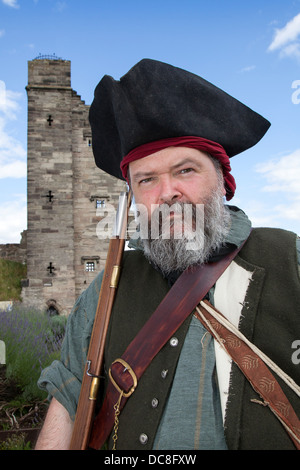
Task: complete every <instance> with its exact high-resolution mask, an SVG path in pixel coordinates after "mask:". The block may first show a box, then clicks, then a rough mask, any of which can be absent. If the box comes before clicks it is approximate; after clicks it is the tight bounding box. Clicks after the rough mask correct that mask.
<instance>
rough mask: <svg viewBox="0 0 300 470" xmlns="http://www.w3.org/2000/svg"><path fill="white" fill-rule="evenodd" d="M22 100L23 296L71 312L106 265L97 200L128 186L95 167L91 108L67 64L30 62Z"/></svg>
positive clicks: (41, 305) (109, 198) (26, 301)
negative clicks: (25, 174)
mask: <svg viewBox="0 0 300 470" xmlns="http://www.w3.org/2000/svg"><path fill="white" fill-rule="evenodd" d="M27 95H28V170H27V171H28V190H27V191H28V195H27V196H28V229H27V231H28V233H27V273H28V274H27V276H28V279H27V283H26V284H24V286H25V285H26V286H27V287H23V290H22V299H23V303H24V304H30V305H34V306H36V307H37V308H42V309H47V308H51V309H55V310H56V311H57V312H58V313H60V314H68V313H69V312H70V310H71V308H72V306H73V304H74V302H75V299H76V298H77V297H78V295H79V294H80V293H81V292H82V291H83V290H84V289H85V288H86V287H87V286H88V285H89V284H90V282H91V281H92V280H93V279H94V277H95V276H96V275H97V274H98V272H99V271H100V270H101V269H103V267H104V264H105V259H106V252H107V247H108V241H101V240H99V239H98V238H97V235H96V227H97V223H98V222H99V220H100V219H101V217H99V216H97V214H96V201H97V200H99V199H100V200H101V201H104V204H105V203H107V202H108V201H109V202H110V203H117V201H118V196H119V193H120V191H122V190H124V189H125V183H124V182H121V181H119V180H117V179H115V178H113V177H111V176H109V175H107V174H105V173H104V172H102V171H100V170H99V169H97V168H96V166H95V163H94V158H93V154H92V148H91V130H90V127H89V122H88V111H89V107H88V106H87V105H86V104H85V103H84V102H83V101H82V100H81V97H80V96H79V95H78V94H77V93H76V92H75V91H74V90H72V88H71V64H70V62H69V61H64V60H40V59H39V60H33V61H31V62H29V63H28V86H27ZM87 263H88V264H87ZM92 268H93V269H92Z"/></svg>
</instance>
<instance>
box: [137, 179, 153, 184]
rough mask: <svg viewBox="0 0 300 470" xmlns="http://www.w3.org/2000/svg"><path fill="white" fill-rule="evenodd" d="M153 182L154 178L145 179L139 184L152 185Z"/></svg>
mask: <svg viewBox="0 0 300 470" xmlns="http://www.w3.org/2000/svg"><path fill="white" fill-rule="evenodd" d="M152 180H153V178H144V179H142V180H141V181H140V182H139V184H145V183H150V181H152Z"/></svg>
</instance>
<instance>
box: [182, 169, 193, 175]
mask: <svg viewBox="0 0 300 470" xmlns="http://www.w3.org/2000/svg"><path fill="white" fill-rule="evenodd" d="M191 171H194V170H193V168H183V169H182V170H180V171H179V173H181V174H184V173H190V172H191Z"/></svg>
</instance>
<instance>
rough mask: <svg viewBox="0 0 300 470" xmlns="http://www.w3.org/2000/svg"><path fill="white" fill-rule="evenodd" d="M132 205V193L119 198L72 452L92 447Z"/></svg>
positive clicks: (74, 429)
mask: <svg viewBox="0 0 300 470" xmlns="http://www.w3.org/2000/svg"><path fill="white" fill-rule="evenodd" d="M126 203H127V204H126ZM130 203H131V195H130V193H129V194H126V193H122V194H121V195H120V203H119V210H118V214H117V220H116V227H115V234H114V236H113V237H112V238H111V240H110V243H109V249H108V254H107V260H106V266H105V270H104V275H103V281H102V285H101V290H100V294H99V299H98V306H97V311H96V315H95V321H94V326H93V331H92V336H91V340H90V346H89V352H88V356H87V363H86V366H85V370H84V374H83V379H82V386H81V391H80V396H79V401H78V406H77V412H76V417H75V422H74V428H73V434H72V439H71V444H70V450H86V449H87V448H88V444H89V438H90V432H91V428H92V424H93V419H94V413H95V405H96V398H97V392H98V388H99V384H100V380H101V379H100V375H101V372H102V366H103V355H104V345H105V338H106V334H107V329H108V324H109V320H110V314H111V310H112V306H113V301H114V297H115V293H116V288H117V285H118V279H119V274H120V268H121V260H122V255H123V250H124V243H125V238H126V229H127V216H128V211H129V208H130Z"/></svg>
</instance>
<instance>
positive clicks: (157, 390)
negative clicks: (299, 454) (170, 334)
mask: <svg viewBox="0 0 300 470" xmlns="http://www.w3.org/2000/svg"><path fill="white" fill-rule="evenodd" d="M295 240H296V238H295V235H294V234H292V233H290V232H286V231H282V230H275V229H254V230H253V231H252V234H251V236H250V238H249V240H248V241H247V243H246V245H245V246H244V248H243V249H242V251H241V252H240V254H239V256H238V257H237V258H236V259H235V261H236V262H237V263H238V264H240V265H241V266H242V267H244V268H245V269H247V270H249V271H251V272H253V275H252V280H251V283H250V285H249V288H248V291H247V294H246V299H245V302H244V306H243V309H242V316H241V321H240V330H241V331H242V332H243V333H244V334H245V335H246V336H247V337H248V339H250V340H251V341H253V342H254V343H255V344H256V345H257V346H258V347H259V348H260V349H262V350H263V351H264V353H265V354H267V355H268V356H269V357H270V358H271V359H272V360H273V361H274V362H275V363H277V364H278V365H279V367H281V368H282V369H283V370H284V371H285V372H286V373H287V374H288V375H290V376H291V377H292V378H293V379H294V380H295V382H297V383H298V384H299V383H300V365H297V364H295V363H294V362H295V361H294V362H293V361H292V354H293V352H294V350H293V349H292V343H293V341H295V340H297V339H298V340H299V339H300V318H299V317H300V281H299V273H298V263H297V253H296V241H295ZM168 290H169V287H168V285H167V282H166V281H165V280H164V279H163V278H162V276H161V275H160V274H159V272H157V271H156V270H154V269H153V268H152V267H151V265H150V264H149V263H148V261H147V260H146V259H145V257H144V256H143V254H142V253H141V252H139V251H129V252H125V253H124V260H123V267H122V275H121V280H120V284H119V287H118V291H117V295H116V299H115V303H114V307H113V311H112V317H111V321H110V326H109V331H108V336H107V342H106V351H105V364H106V368H108V367H109V364H111V363H112V362H113V361H114V360H115V359H117V358H119V357H121V356H122V354H123V352H124V351H125V349H126V348H127V346H128V344H129V343H130V342H131V340H132V339H133V338H134V337H135V336H136V335H137V333H138V332H139V330H140V329H141V327H142V326H143V325H144V323H145V322H146V321H147V319H148V318H149V317H150V316H151V314H152V313H153V312H154V310H155V309H156V307H157V306H158V305H159V303H160V302H161V300H162V299H163V298H164V296H165V295H166V293H167V292H168ZM228 295H230V292H228ZM170 314H171V313H170ZM190 318H191V317H189V318H188V319H187V320H186V321H185V322H184V323H183V325H182V326H181V327H180V328H179V330H178V331H177V332H176V338H177V340H178V342H177V343H176V344H177V346H176V347H174V342H167V343H166V344H165V345H164V347H163V348H162V350H161V351H160V353H159V354H158V355H157V356H156V357H155V358H154V360H153V361H152V363H151V364H150V366H149V367H148V369H147V370H146V372H145V373H144V375H143V377H142V378H141V380H140V381H139V384H138V387H137V388H136V390H135V392H134V394H133V395H132V396H131V397H130V398H129V400H128V401H127V404H126V406H125V408H124V410H123V411H122V413H121V415H120V417H119V421H120V422H119V430H118V441H117V442H118V444H117V447H118V449H120V450H121V449H128V450H130V449H137V450H138V449H142V450H147V449H151V448H152V445H153V441H154V438H155V434H156V430H157V428H158V425H159V422H160V419H161V416H162V412H163V409H164V404H165V403H166V400H167V397H168V394H169V391H170V388H171V385H172V380H173V377H174V373H175V370H176V365H177V361H178V358H179V355H180V351H181V347H182V345H183V342H184V338H185V335H186V332H187V329H188V326H189V322H190ZM149 334H153V335H155V331H153V332H151V333H149ZM280 384H281V385H282V388H283V390H284V391H285V393H286V394H287V396H288V398H289V399H290V401H291V403H292V405H293V407H294V409H295V411H296V413H297V414H298V416H300V400H299V399H298V398H297V397H296V396H295V394H294V393H293V392H292V391H290V390H289V389H288V387H287V386H286V385H285V384H282V382H280ZM154 398H155V400H156V401H155V403H156V406H153V399H154ZM253 398H256V399H257V398H259V397H258V395H257V394H256V393H255V392H254V391H253V389H252V387H251V386H250V385H249V383H248V382H247V380H246V379H245V378H244V376H243V374H242V373H241V372H240V371H239V370H238V368H237V367H236V366H234V365H233V367H232V376H231V382H230V390H229V399H228V404H227V410H226V420H225V437H226V441H227V445H228V448H229V449H289V448H291V449H293V448H294V446H293V444H291V441H290V439H289V437H288V436H287V435H286V431H285V430H284V429H283V427H282V425H281V424H280V423H279V422H278V421H277V419H276V418H275V417H274V415H273V413H272V412H271V411H270V410H269V409H268V408H267V407H264V406H261V405H259V404H256V403H253V402H252V401H251V400H252V399H253ZM178 425H180V423H178ZM144 435H146V436H147V442H146V443H145V442H143V441H142V439H141V436H144ZM110 447H111V442H110Z"/></svg>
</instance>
